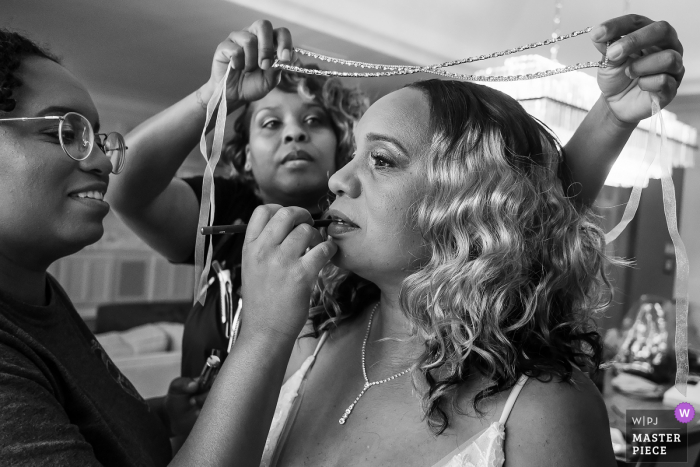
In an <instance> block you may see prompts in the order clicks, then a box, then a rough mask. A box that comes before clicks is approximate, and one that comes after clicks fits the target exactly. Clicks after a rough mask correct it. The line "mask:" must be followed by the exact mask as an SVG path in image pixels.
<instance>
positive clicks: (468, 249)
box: [311, 80, 614, 434]
mask: <svg viewBox="0 0 700 467" xmlns="http://www.w3.org/2000/svg"><path fill="white" fill-rule="evenodd" d="M408 87H409V88H411V89H415V90H418V91H420V92H422V93H423V94H424V95H425V96H426V98H427V99H428V101H429V104H430V132H431V135H432V144H431V148H430V151H428V153H427V154H422V155H417V157H419V158H420V159H419V164H421V165H422V167H421V168H422V169H423V172H421V173H425V176H426V179H427V188H426V193H424V194H422V196H420V197H419V200H418V201H417V202H416V204H415V205H414V206H413V207H412V209H411V212H410V213H409V215H410V216H411V218H412V220H413V221H414V222H415V225H416V226H418V229H419V230H420V232H421V235H422V237H423V239H424V244H425V246H426V249H427V251H428V255H427V258H426V259H425V261H424V262H423V264H422V266H420V267H419V268H418V270H416V271H413V272H412V273H411V274H410V275H409V276H408V277H406V278H405V279H404V281H403V283H402V287H401V291H400V295H399V300H400V304H401V308H402V311H403V313H404V315H405V316H406V317H407V319H408V320H409V322H410V325H411V331H412V335H417V336H419V338H420V339H421V340H422V341H423V342H424V349H423V352H422V355H421V356H420V357H419V359H418V361H416V362H415V366H414V381H417V380H419V379H420V378H421V377H422V378H423V379H424V381H425V382H426V383H427V387H428V389H427V391H426V392H425V393H424V394H423V396H422V404H423V411H424V416H425V418H426V420H427V423H428V425H429V426H430V428H431V429H432V430H433V432H434V433H436V434H440V433H442V432H443V431H444V430H445V429H446V428H447V427H448V425H449V419H448V415H447V413H448V411H447V410H446V408H447V407H446V406H445V404H446V403H451V404H452V408H453V409H454V411H455V412H457V413H464V412H463V411H461V409H460V408H459V407H458V404H457V398H456V395H457V389H458V388H459V387H460V385H462V383H464V382H465V381H467V380H469V379H470V377H472V376H476V375H483V376H485V377H486V378H487V379H488V381H489V382H490V383H489V385H488V386H487V387H486V388H484V389H482V390H481V391H480V392H479V393H478V394H477V396H476V397H475V399H474V401H473V408H474V410H475V411H476V412H477V413H479V414H482V412H481V410H480V408H479V403H480V402H481V401H483V400H484V399H485V398H487V397H489V396H490V395H493V394H495V393H498V392H501V391H505V390H507V389H509V388H511V387H512V386H513V385H514V384H515V383H516V382H517V380H518V378H519V377H520V375H523V374H525V375H528V376H531V377H534V378H538V379H541V380H543V381H549V380H551V379H552V378H555V377H556V378H559V379H561V380H563V381H571V377H572V372H573V366H574V365H576V366H578V367H579V368H581V369H583V370H584V371H591V372H595V371H596V370H597V369H598V367H599V365H600V362H601V355H602V345H601V342H600V335H599V334H598V332H597V330H596V326H595V323H594V321H593V317H594V316H595V315H596V314H597V313H598V312H599V311H600V310H602V309H603V308H604V307H605V306H607V305H608V303H609V301H610V297H611V287H610V283H609V281H608V279H607V277H606V275H605V269H604V268H605V266H606V264H607V263H608V261H611V260H612V259H611V258H608V257H607V256H606V255H605V253H604V247H605V240H604V234H603V232H602V230H601V229H600V227H599V226H598V219H597V218H596V217H595V216H594V215H593V213H592V212H591V211H590V210H587V209H586V210H581V209H580V208H578V207H577V206H575V205H574V203H573V202H572V200H571V199H569V198H568V197H567V196H566V194H565V191H564V188H563V183H562V179H561V178H560V173H559V171H560V170H562V168H561V167H562V165H563V164H562V163H561V160H562V152H561V146H560V144H559V143H558V141H557V140H556V138H555V137H554V136H553V135H552V134H551V133H550V132H549V131H548V129H547V128H546V127H545V126H544V125H543V124H541V123H540V122H539V121H537V120H536V119H534V118H533V117H531V116H530V115H529V114H527V112H525V110H524V109H523V108H522V106H521V105H520V104H518V103H517V102H516V101H515V100H514V99H512V98H511V97H509V96H507V95H505V94H503V93H501V92H499V91H496V90H494V89H491V88H488V87H485V86H481V85H477V84H473V83H466V82H459V81H445V80H428V81H421V82H417V83H413V84H410V85H408ZM612 261H614V260H612ZM378 297H379V290H378V288H377V287H376V286H375V285H373V284H371V283H369V282H368V281H366V280H365V279H362V278H360V277H358V276H357V275H355V274H353V273H351V272H348V271H344V270H341V269H339V268H337V267H335V266H333V265H329V266H326V267H325V268H324V270H323V271H322V272H321V275H320V276H319V279H318V281H317V284H316V287H315V289H314V294H313V302H312V305H314V306H312V309H311V320H312V322H313V324H314V330H315V334H318V333H319V332H320V331H322V330H326V329H330V328H331V327H332V326H334V325H338V324H340V323H342V321H343V320H344V319H346V318H348V317H350V316H352V315H353V314H355V313H358V312H360V311H361V310H362V309H364V307H365V306H367V305H368V304H369V303H371V302H372V301H373V300H377V299H378Z"/></svg>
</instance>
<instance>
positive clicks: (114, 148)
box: [0, 112, 128, 174]
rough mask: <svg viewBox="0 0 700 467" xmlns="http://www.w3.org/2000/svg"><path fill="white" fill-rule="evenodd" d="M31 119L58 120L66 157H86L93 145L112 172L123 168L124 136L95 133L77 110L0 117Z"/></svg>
mask: <svg viewBox="0 0 700 467" xmlns="http://www.w3.org/2000/svg"><path fill="white" fill-rule="evenodd" d="M31 120H59V122H60V123H59V124H58V140H59V142H60V143H61V147H62V148H63V152H65V153H66V155H67V156H68V157H70V158H71V159H73V160H76V161H82V160H85V159H87V158H88V156H89V155H90V153H91V152H92V148H93V146H94V145H97V147H98V148H100V150H101V151H102V152H103V153H104V154H105V155H106V156H107V157H108V158H109V161H110V162H111V163H112V173H113V174H118V173H119V172H121V171H122V170H123V169H124V163H125V162H126V150H127V149H128V148H127V147H126V144H125V143H124V137H123V136H122V135H120V134H119V133H116V132H112V133H109V134H106V133H95V131H94V130H93V128H92V125H91V124H90V122H89V121H88V119H87V118H85V117H84V116H82V115H81V114H79V113H77V112H68V113H67V114H65V115H62V116H60V117H57V116H52V115H49V116H46V117H17V118H0V122H12V121H16V122H27V121H31Z"/></svg>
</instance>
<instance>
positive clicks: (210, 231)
mask: <svg viewBox="0 0 700 467" xmlns="http://www.w3.org/2000/svg"><path fill="white" fill-rule="evenodd" d="M332 222H333V221H332V220H331V219H320V220H317V221H314V227H317V228H318V227H328V226H329V225H331V223H332ZM247 227H248V224H234V225H212V226H209V227H202V228H201V229H200V232H201V234H202V235H222V234H229V235H230V234H237V233H243V232H245V229H246V228H247Z"/></svg>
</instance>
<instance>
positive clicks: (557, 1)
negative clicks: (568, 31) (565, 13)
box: [549, 0, 564, 62]
mask: <svg viewBox="0 0 700 467" xmlns="http://www.w3.org/2000/svg"><path fill="white" fill-rule="evenodd" d="M563 6H564V5H563V4H562V3H561V0H554V20H553V22H554V31H553V32H552V39H556V38H557V37H559V34H561V9H562V7H563ZM558 54H559V43H558V42H557V43H555V44H554V45H553V46H552V48H551V49H549V58H551V59H552V60H554V61H555V62H556V61H558V60H557V55H558Z"/></svg>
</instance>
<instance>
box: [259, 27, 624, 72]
mask: <svg viewBox="0 0 700 467" xmlns="http://www.w3.org/2000/svg"><path fill="white" fill-rule="evenodd" d="M591 29H592V28H591V27H588V28H586V29H582V30H580V31H574V32H571V33H569V34H565V35H563V36H559V35H556V36H555V37H552V38H550V39H547V40H544V41H541V42H533V43H531V44H527V45H523V46H521V47H515V48H513V49H507V50H502V51H500V52H494V53H490V54H486V55H475V56H473V57H468V58H463V59H460V60H452V61H449V62H443V63H438V64H436V65H427V66H416V65H380V64H375V63H367V62H357V61H354V60H345V59H342V58H334V57H328V56H326V55H321V54H318V53H315V52H311V51H308V50H304V49H299V48H297V47H294V51H295V52H296V53H298V54H300V55H305V56H307V57H312V58H315V59H317V60H322V61H325V62H330V63H337V64H340V65H346V66H350V67H355V68H369V69H374V70H382V71H376V72H362V73H356V72H347V71H332V70H314V69H309V68H302V67H299V66H295V65H287V64H283V63H280V62H279V60H278V59H275V62H274V63H273V65H272V66H273V67H278V68H282V69H283V70H287V71H293V72H296V73H303V74H307V75H321V76H337V77H350V78H377V77H384V76H396V75H411V74H414V73H431V74H434V75H439V76H445V77H448V78H453V79H460V80H464V81H522V80H527V79H537V78H544V77H545V76H552V75H558V74H560V73H568V72H570V71H574V70H581V69H584V68H605V67H606V66H607V65H608V58H607V54H606V55H605V56H603V59H602V60H601V61H599V62H581V63H577V64H575V65H571V66H566V67H561V68H555V69H553V70H546V71H538V72H537V73H529V74H526V75H511V76H504V75H467V74H463V73H453V72H450V71H445V70H443V68H447V67H451V66H455V65H461V64H464V63H472V62H478V61H481V60H487V59H489V58H494V57H504V56H506V55H511V54H514V53H517V52H522V51H523V50H528V49H534V48H537V47H542V46H545V45H549V44H554V43H556V42H560V41H563V40H566V39H570V38H572V37H576V36H580V35H581V34H586V33H589V32H590V31H591ZM608 45H610V43H608Z"/></svg>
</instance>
